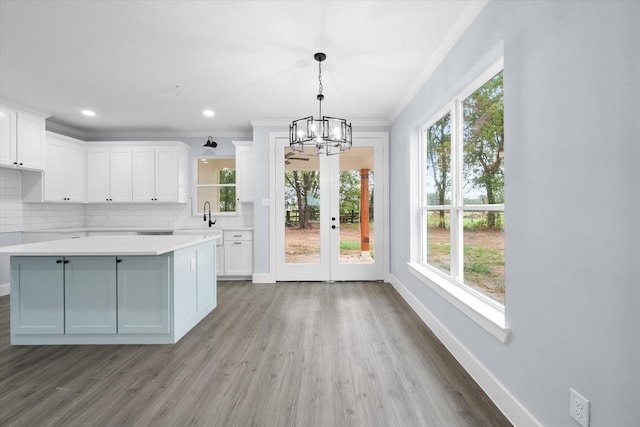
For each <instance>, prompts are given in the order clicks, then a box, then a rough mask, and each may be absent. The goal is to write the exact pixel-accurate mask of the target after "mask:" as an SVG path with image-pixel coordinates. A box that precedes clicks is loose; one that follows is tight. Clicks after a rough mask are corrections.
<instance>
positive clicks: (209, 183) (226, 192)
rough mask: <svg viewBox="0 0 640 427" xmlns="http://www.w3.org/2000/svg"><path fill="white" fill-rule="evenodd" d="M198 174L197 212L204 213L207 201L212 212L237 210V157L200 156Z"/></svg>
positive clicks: (195, 210) (232, 211)
mask: <svg viewBox="0 0 640 427" xmlns="http://www.w3.org/2000/svg"><path fill="white" fill-rule="evenodd" d="M196 162H197V176H196V192H195V193H196V196H195V209H194V212H196V213H203V212H204V211H203V208H204V204H205V202H209V203H210V204H211V212H216V213H220V212H227V213H235V212H236V160H235V158H232V157H229V158H199V159H197V160H196Z"/></svg>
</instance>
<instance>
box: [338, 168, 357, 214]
mask: <svg viewBox="0 0 640 427" xmlns="http://www.w3.org/2000/svg"><path fill="white" fill-rule="evenodd" d="M359 210H360V171H341V172H340V212H351V211H355V212H358V211H359Z"/></svg>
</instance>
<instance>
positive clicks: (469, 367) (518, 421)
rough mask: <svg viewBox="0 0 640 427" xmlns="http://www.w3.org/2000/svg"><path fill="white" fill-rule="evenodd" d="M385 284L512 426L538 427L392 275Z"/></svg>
mask: <svg viewBox="0 0 640 427" xmlns="http://www.w3.org/2000/svg"><path fill="white" fill-rule="evenodd" d="M389 283H391V285H392V286H393V287H394V288H395V290H396V291H397V292H398V293H399V294H400V296H402V298H403V299H404V300H405V301H406V302H407V303H408V304H409V306H411V308H412V309H413V311H415V312H416V314H417V315H418V317H420V319H422V321H423V322H424V323H425V325H427V326H428V327H429V329H431V331H433V333H434V334H435V335H436V336H437V337H438V339H439V340H440V341H441V342H442V344H444V346H445V347H446V348H447V350H449V352H450V353H451V354H452V355H453V357H455V358H456V360H457V361H458V362H460V364H461V365H462V367H463V368H464V369H465V370H466V371H467V372H468V373H469V375H471V377H472V378H473V379H474V380H475V381H476V382H477V383H478V385H480V387H481V388H482V389H483V390H484V392H485V393H487V395H488V396H489V398H490V399H491V400H492V401H493V403H495V404H496V406H497V407H498V408H499V409H500V410H501V411H502V413H503V414H504V415H505V416H506V417H507V418H508V419H509V421H511V423H513V425H516V426H527V427H528V426H531V427H541V426H542V424H541V423H540V422H539V421H538V420H537V419H536V418H535V417H534V416H533V415H532V414H531V413H530V412H529V411H528V410H527V408H525V407H524V405H522V403H520V401H518V400H517V399H516V398H515V397H514V396H513V395H512V394H511V392H509V390H508V389H507V388H505V386H504V385H503V384H502V383H501V382H500V381H498V379H497V378H496V377H494V376H493V374H492V373H491V372H489V371H488V370H487V369H486V368H485V367H484V365H483V364H482V363H480V361H479V360H478V359H476V358H475V356H474V355H473V354H472V353H471V352H470V351H469V350H468V349H467V348H466V347H465V346H464V345H463V344H462V343H461V342H460V341H459V340H458V339H457V338H456V337H455V336H454V335H453V334H452V333H451V332H450V331H449V330H448V329H447V328H446V326H445V325H443V324H442V323H441V322H440V321H439V320H438V319H437V318H436V317H435V316H434V315H433V313H431V312H430V311H429V310H428V309H427V308H426V307H425V306H424V305H423V304H422V303H421V302H420V301H419V300H418V299H417V298H416V297H415V295H413V294H412V293H411V292H410V291H409V290H408V289H407V288H406V287H405V286H404V285H403V284H402V283H401V282H400V281H399V280H398V279H397V278H396V277H395V276H394V275H392V274H390V275H389Z"/></svg>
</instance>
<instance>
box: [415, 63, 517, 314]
mask: <svg viewBox="0 0 640 427" xmlns="http://www.w3.org/2000/svg"><path fill="white" fill-rule="evenodd" d="M500 67H501V66H500ZM502 74H503V73H502V70H501V69H499V71H498V70H496V68H495V67H494V68H493V69H492V70H489V71H488V72H487V73H486V74H485V75H484V76H483V78H482V79H480V81H479V83H476V84H475V85H473V86H471V87H470V88H469V90H467V91H465V93H464V94H463V95H462V96H460V97H458V98H457V99H455V100H454V101H453V102H452V103H451V104H450V105H449V106H448V107H447V108H446V109H445V110H444V111H442V112H441V113H440V114H438V115H437V116H436V117H434V118H433V119H432V120H430V121H429V122H427V124H426V125H425V126H424V127H423V128H422V129H421V144H422V145H421V154H422V157H421V171H422V178H421V200H420V212H421V221H420V227H421V230H420V236H421V237H420V242H421V251H420V263H421V264H422V265H423V266H424V267H426V268H427V269H428V270H429V271H432V272H435V273H436V274H437V275H438V276H440V277H442V278H444V279H446V281H447V282H450V283H452V284H453V285H455V286H458V287H459V288H461V289H463V290H465V291H466V292H467V293H469V294H471V295H473V296H474V297H477V298H478V299H480V300H483V301H484V302H487V303H488V304H490V305H493V306H496V307H498V308H500V307H504V290H505V277H504V224H505V210H504V182H505V174H504V114H503V110H504V108H503V105H504V104H503V84H502Z"/></svg>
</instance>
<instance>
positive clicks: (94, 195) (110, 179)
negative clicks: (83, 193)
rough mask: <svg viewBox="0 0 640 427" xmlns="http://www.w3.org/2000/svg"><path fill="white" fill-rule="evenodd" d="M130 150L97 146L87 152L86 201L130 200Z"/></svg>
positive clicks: (128, 148)
mask: <svg viewBox="0 0 640 427" xmlns="http://www.w3.org/2000/svg"><path fill="white" fill-rule="evenodd" d="M131 153H132V150H131V148H130V147H126V146H113V147H109V146H97V147H91V148H89V149H88V151H87V201H88V202H90V203H95V202H130V201H131V200H132V196H131V195H132V174H133V173H132V155H131Z"/></svg>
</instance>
